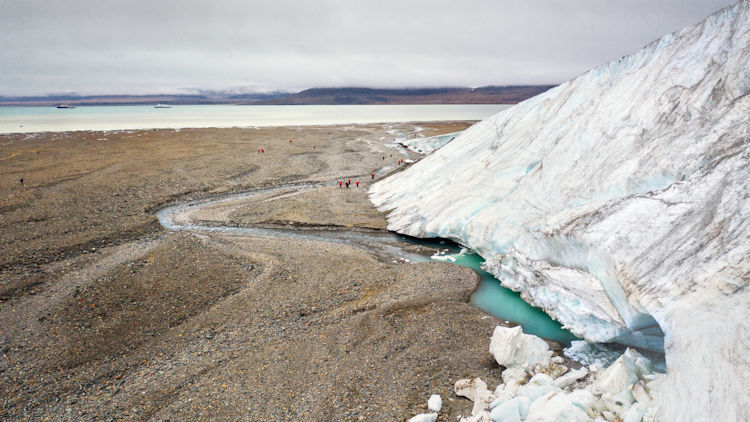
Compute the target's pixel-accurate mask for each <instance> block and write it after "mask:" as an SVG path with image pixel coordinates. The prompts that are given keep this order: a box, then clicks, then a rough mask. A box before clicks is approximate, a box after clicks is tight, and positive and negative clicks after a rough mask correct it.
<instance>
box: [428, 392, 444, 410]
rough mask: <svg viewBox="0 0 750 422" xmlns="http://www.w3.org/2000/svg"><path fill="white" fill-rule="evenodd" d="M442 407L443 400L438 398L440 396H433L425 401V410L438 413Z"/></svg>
mask: <svg viewBox="0 0 750 422" xmlns="http://www.w3.org/2000/svg"><path fill="white" fill-rule="evenodd" d="M442 407H443V399H441V398H440V394H433V395H431V396H430V399H429V400H427V409H428V410H430V411H432V412H439V411H440V409H441V408H442Z"/></svg>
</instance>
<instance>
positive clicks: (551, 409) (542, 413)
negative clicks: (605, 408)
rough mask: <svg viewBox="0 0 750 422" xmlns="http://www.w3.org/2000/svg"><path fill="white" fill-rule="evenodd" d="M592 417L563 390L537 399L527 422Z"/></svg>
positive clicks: (571, 421) (583, 421) (575, 420)
mask: <svg viewBox="0 0 750 422" xmlns="http://www.w3.org/2000/svg"><path fill="white" fill-rule="evenodd" d="M589 421H590V418H589V417H588V415H587V414H586V412H585V411H584V410H583V409H581V408H580V407H579V406H576V405H575V404H574V403H573V402H572V401H571V399H570V397H568V395H566V394H565V393H562V392H551V393H547V394H546V395H544V396H542V397H540V398H538V399H537V400H535V401H534V402H533V403H532V404H531V407H530V408H529V415H528V417H527V418H526V422H589Z"/></svg>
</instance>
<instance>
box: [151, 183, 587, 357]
mask: <svg viewBox="0 0 750 422" xmlns="http://www.w3.org/2000/svg"><path fill="white" fill-rule="evenodd" d="M322 186H325V184H323V183H298V184H289V185H283V186H279V187H274V188H267V189H256V190H252V191H247V192H242V193H237V194H231V195H226V196H223V197H218V198H210V199H204V200H197V201H190V202H187V203H184V204H179V205H173V206H170V207H166V208H164V209H162V210H160V211H159V212H157V214H156V216H157V218H158V219H159V222H160V223H161V225H162V226H163V227H164V228H166V229H168V230H173V231H182V230H185V231H193V232H214V233H216V232H220V233H234V234H240V235H247V236H272V237H285V238H293V239H306V240H315V241H325V242H335V243H346V244H349V245H353V246H356V247H360V248H363V249H366V250H371V251H375V252H376V253H379V254H382V255H386V256H390V257H393V258H395V259H401V260H403V261H406V262H427V261H430V260H431V258H430V254H432V253H433V252H435V251H437V250H441V251H442V252H443V253H445V252H454V253H453V254H451V255H435V256H436V257H439V258H442V259H440V260H442V261H447V262H452V263H455V264H457V265H461V266H464V267H468V268H471V269H473V270H474V271H476V272H477V274H479V276H480V277H481V279H482V280H481V283H480V285H479V288H478V289H477V291H476V292H475V293H474V294H473V295H472V298H471V303H472V304H473V305H475V306H476V307H478V308H480V309H482V310H484V311H485V312H487V313H489V314H491V315H494V316H496V317H498V318H501V319H503V320H505V321H511V322H514V323H517V324H519V325H521V326H522V327H523V330H524V331H525V332H526V333H530V334H535V335H537V336H540V337H543V338H547V339H550V340H556V341H559V342H561V343H569V342H570V341H572V340H576V339H577V338H576V337H575V336H574V335H573V334H571V333H570V332H569V331H567V330H565V329H563V328H562V327H561V326H560V324H559V323H557V322H556V321H554V320H553V319H552V318H550V317H549V316H548V315H547V314H545V313H544V312H543V311H542V310H541V309H539V308H535V307H533V306H531V305H529V304H528V303H526V302H525V301H524V300H523V299H521V297H520V295H519V294H518V293H516V292H513V291H511V290H509V289H506V288H504V287H502V286H500V282H499V281H498V280H497V279H495V278H494V277H493V276H492V275H491V274H490V273H488V272H486V271H484V270H482V269H481V263H482V262H483V260H482V258H481V257H480V256H478V255H476V254H472V253H459V252H458V251H459V249H460V248H459V247H458V246H456V245H455V244H452V243H450V242H449V241H441V240H440V239H425V240H421V239H414V238H407V237H405V236H401V235H398V234H395V233H391V232H382V231H375V230H372V231H367V230H354V229H351V230H350V229H347V230H330V229H318V230H316V229H287V228H267V227H232V226H224V225H222V226H219V225H205V224H200V223H198V222H196V220H200V218H194V216H195V215H196V214H197V213H198V212H200V211H201V210H202V209H204V208H206V207H209V206H213V205H217V204H226V203H229V202H232V201H242V200H247V199H250V198H252V197H262V196H264V195H265V196H267V195H274V196H276V197H280V196H281V195H283V197H288V196H291V195H297V194H301V193H303V192H309V191H311V190H314V189H318V188H320V187H322ZM415 246H423V247H426V248H428V249H429V250H430V254H425V253H424V251H421V253H420V252H413V251H410V250H413V249H414V247H415ZM419 249H424V248H419Z"/></svg>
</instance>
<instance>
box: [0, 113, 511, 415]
mask: <svg viewBox="0 0 750 422" xmlns="http://www.w3.org/2000/svg"><path fill="white" fill-rule="evenodd" d="M468 125H469V122H454V123H427V124H420V126H421V127H423V128H424V131H423V132H421V133H423V134H425V135H426V136H430V135H435V134H440V133H449V132H454V131H457V130H461V129H463V128H465V127H467V126H468ZM394 129H395V130H396V131H397V132H398V133H400V134H403V136H406V137H408V136H416V134H417V132H416V126H415V125H414V124H394V125H386V124H381V125H357V126H335V127H303V128H302V127H299V128H295V127H283V128H260V129H252V128H251V129H189V130H188V129H186V130H181V131H174V130H142V131H121V132H69V133H47V134H30V135H23V134H17V135H2V136H0V186H2V191H3V192H2V197H1V199H0V216H1V217H2V218H0V232H1V233H2V235H0V327H2V329H1V331H0V398H1V399H2V404H1V405H0V420H252V421H281V420H318V421H339V420H342V421H348V420H371V421H390V420H396V421H398V420H406V419H408V418H409V417H411V416H413V415H414V414H417V413H420V412H422V411H425V407H426V405H425V403H426V400H427V398H428V397H429V396H430V394H434V393H438V394H440V395H441V396H442V398H443V403H444V405H443V411H442V412H441V413H440V418H439V420H446V421H454V420H456V416H457V415H459V414H462V413H463V414H465V415H466V414H469V413H470V409H471V404H470V403H469V402H468V401H467V400H465V399H461V398H456V397H455V396H454V395H453V393H452V386H453V382H455V381H456V380H457V379H460V378H466V377H473V376H476V375H478V374H481V375H482V377H483V378H485V379H486V380H487V381H488V383H489V384H491V385H495V384H497V383H498V381H499V376H500V372H501V369H502V368H501V367H499V366H498V365H497V364H496V363H494V361H493V360H492V357H491V355H490V354H489V353H488V352H487V348H488V341H489V337H490V335H491V333H492V329H493V328H494V326H495V325H497V324H498V323H499V322H500V321H498V320H497V319H496V318H494V317H488V316H487V315H485V314H484V313H483V312H482V311H480V310H478V309H475V308H473V307H472V306H471V305H469V303H468V297H469V295H470V293H471V292H472V291H473V290H474V289H475V288H476V285H477V282H478V276H477V275H476V274H475V273H474V272H472V271H471V270H469V269H466V268H463V267H459V266H455V265H452V264H447V263H441V262H425V263H408V262H406V261H405V260H403V259H397V257H394V256H389V255H387V254H383V253H376V252H374V251H372V250H369V249H367V248H363V247H361V245H354V244H347V243H335V242H325V241H317V240H304V239H296V238H284V237H270V236H260V235H256V236H249V235H245V234H238V233H218V232H208V231H190V230H185V231H169V230H166V229H165V228H163V227H162V226H161V225H160V224H159V222H158V220H157V218H156V216H155V214H156V212H157V211H158V210H160V209H162V208H163V207H165V206H167V205H172V204H179V203H183V202H186V201H189V200H192V199H200V198H212V197H221V196H222V195H226V194H229V193H233V192H242V191H247V190H251V189H257V188H263V187H274V186H281V185H284V184H288V183H297V182H321V183H322V184H323V185H322V186H321V187H319V188H316V189H309V190H306V191H304V192H290V193H288V194H279V195H265V196H259V197H258V198H247V199H241V200H237V201H229V202H222V203H219V204H214V205H212V206H207V207H205V208H203V209H201V210H200V211H198V212H196V213H195V215H194V216H192V217H185V218H188V219H191V218H192V219H193V220H190V221H200V222H204V223H206V222H208V223H206V224H212V225H227V226H238V227H253V226H264V227H284V228H292V229H295V230H305V229H311V228H318V229H322V230H328V231H339V232H340V231H343V230H353V229H356V230H368V231H369V232H374V233H378V232H383V231H384V229H385V224H386V223H385V218H384V216H383V215H382V214H381V213H379V212H378V211H376V210H375V209H373V208H372V206H371V205H370V203H369V201H368V199H367V194H366V190H367V187H368V185H369V184H370V183H371V176H370V175H371V173H372V172H374V171H376V170H378V169H382V168H384V167H392V168H393V170H389V171H398V168H397V166H395V165H394V164H395V163H396V161H397V160H398V159H399V158H403V157H405V155H403V154H406V153H407V152H402V151H401V150H396V149H392V148H386V147H385V146H384V143H386V142H391V141H392V140H393V135H391V134H389V133H388V132H386V131H387V130H394ZM290 139H292V142H291V143H290V142H289V140H290ZM258 148H263V149H264V150H265V153H260V152H257V149H258ZM412 158H413V159H416V158H418V157H416V156H412ZM381 174H382V173H379V175H378V178H379V177H381ZM21 178H23V184H21V182H20V179H21ZM342 178H351V179H352V181H355V180H359V181H360V182H362V183H361V184H360V187H359V188H355V187H350V188H349V189H345V188H339V187H338V184H337V183H336V182H337V181H338V180H341V179H342ZM411 250H412V251H418V250H421V251H422V252H424V253H429V251H428V250H426V249H425V247H420V246H414V247H411Z"/></svg>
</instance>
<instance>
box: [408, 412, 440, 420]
mask: <svg viewBox="0 0 750 422" xmlns="http://www.w3.org/2000/svg"><path fill="white" fill-rule="evenodd" d="M437 417H438V414H437V413H420V414H418V415H416V416H414V417H412V418H411V419H409V422H435V421H436V420H437Z"/></svg>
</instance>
